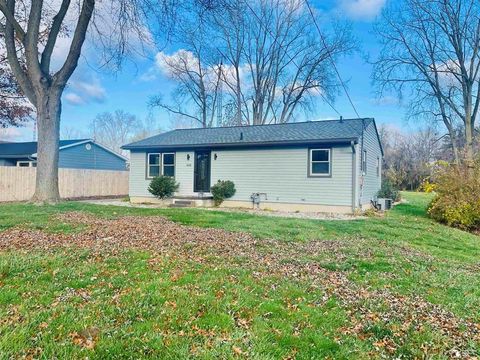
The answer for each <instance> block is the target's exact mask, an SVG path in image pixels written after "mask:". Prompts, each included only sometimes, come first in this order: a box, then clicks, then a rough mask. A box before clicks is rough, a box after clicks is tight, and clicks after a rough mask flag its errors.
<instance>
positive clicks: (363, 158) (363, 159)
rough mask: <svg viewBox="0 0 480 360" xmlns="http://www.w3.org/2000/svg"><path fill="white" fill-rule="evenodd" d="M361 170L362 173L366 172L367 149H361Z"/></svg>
mask: <svg viewBox="0 0 480 360" xmlns="http://www.w3.org/2000/svg"><path fill="white" fill-rule="evenodd" d="M362 171H363V174H364V175H366V174H367V150H363V154H362Z"/></svg>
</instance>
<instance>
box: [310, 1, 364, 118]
mask: <svg viewBox="0 0 480 360" xmlns="http://www.w3.org/2000/svg"><path fill="white" fill-rule="evenodd" d="M304 2H305V5H307V8H308V12H309V13H310V16H311V17H312V20H313V23H314V24H315V27H316V28H317V30H318V34H319V35H320V39H321V40H322V43H323V46H324V47H325V49H326V50H327V53H328V56H329V58H330V61H331V62H332V65H333V68H334V69H335V72H336V73H337V76H338V79H339V80H340V83H341V84H342V87H343V90H344V91H345V95H347V98H348V101H349V102H350V105H352V108H353V111H355V114H357V117H360V115H359V114H358V111H357V108H356V107H355V105H354V104H353V101H352V98H351V97H350V94H349V93H348V90H347V87H346V85H345V82H344V81H343V79H342V76H341V75H340V72H339V71H338V68H337V65H336V64H335V61H334V60H333V56H332V53H331V51H330V49H329V48H328V46H327V42H326V40H325V37H324V36H323V34H322V31H321V30H320V27H319V26H318V23H317V20H316V19H315V15H314V14H313V10H312V8H311V6H310V4H309V2H308V0H304Z"/></svg>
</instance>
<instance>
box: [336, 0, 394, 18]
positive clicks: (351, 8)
mask: <svg viewBox="0 0 480 360" xmlns="http://www.w3.org/2000/svg"><path fill="white" fill-rule="evenodd" d="M338 1H339V4H338V9H339V11H341V12H342V13H344V14H346V15H347V16H348V17H349V18H351V19H354V20H364V21H368V20H373V19H374V18H375V17H376V16H377V15H379V14H380V12H381V11H382V9H383V7H384V6H385V3H386V2H387V0H338Z"/></svg>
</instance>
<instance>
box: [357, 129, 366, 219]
mask: <svg viewBox="0 0 480 360" xmlns="http://www.w3.org/2000/svg"><path fill="white" fill-rule="evenodd" d="M364 143H365V119H362V146H361V147H360V176H361V181H360V184H359V185H360V186H359V187H360V194H359V197H358V205H359V207H360V210H362V199H363V187H364V185H365V175H364V174H365V172H364V169H363V149H364Z"/></svg>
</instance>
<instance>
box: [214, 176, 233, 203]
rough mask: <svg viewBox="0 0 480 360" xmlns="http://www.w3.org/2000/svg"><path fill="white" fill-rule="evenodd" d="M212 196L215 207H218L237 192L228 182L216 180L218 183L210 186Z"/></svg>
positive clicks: (231, 183)
mask: <svg viewBox="0 0 480 360" xmlns="http://www.w3.org/2000/svg"><path fill="white" fill-rule="evenodd" d="M210 191H211V192H212V195H213V201H214V202H215V206H219V205H220V204H221V203H222V202H223V200H225V199H229V198H231V197H232V196H233V195H235V192H236V191H237V190H236V189H235V184H234V183H233V182H232V181H230V180H218V182H217V183H216V184H215V185H213V186H212V188H211V190H210Z"/></svg>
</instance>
